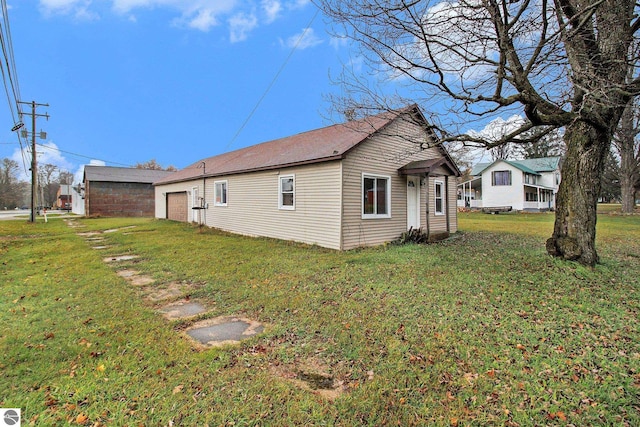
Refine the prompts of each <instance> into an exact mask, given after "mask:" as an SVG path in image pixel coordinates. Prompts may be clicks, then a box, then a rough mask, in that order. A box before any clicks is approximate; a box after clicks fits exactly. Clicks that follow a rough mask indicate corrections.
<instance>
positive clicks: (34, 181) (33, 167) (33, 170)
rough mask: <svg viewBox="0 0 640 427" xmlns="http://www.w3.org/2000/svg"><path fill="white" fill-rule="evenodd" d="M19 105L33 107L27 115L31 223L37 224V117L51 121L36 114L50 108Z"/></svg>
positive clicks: (37, 105) (44, 105)
mask: <svg viewBox="0 0 640 427" xmlns="http://www.w3.org/2000/svg"><path fill="white" fill-rule="evenodd" d="M18 104H27V105H31V114H29V113H25V114H27V115H30V116H31V217H30V218H29V222H34V223H35V222H36V209H37V207H36V194H37V182H38V159H37V155H36V117H46V118H47V120H49V114H47V113H45V114H36V108H37V107H48V106H49V104H38V103H36V102H35V101H31V102H23V101H18Z"/></svg>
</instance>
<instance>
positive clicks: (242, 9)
mask: <svg viewBox="0 0 640 427" xmlns="http://www.w3.org/2000/svg"><path fill="white" fill-rule="evenodd" d="M39 2H40V7H41V10H42V11H43V13H44V14H60V15H69V16H74V17H76V18H77V19H84V20H88V19H98V18H99V15H98V13H97V10H98V9H100V8H101V7H102V8H101V9H100V10H101V11H102V12H101V13H105V12H104V10H105V9H104V6H103V5H104V4H107V5H110V6H111V9H112V11H113V12H115V13H117V14H119V15H122V16H124V17H125V18H126V19H128V20H129V21H130V22H134V23H135V22H137V20H138V19H137V16H136V13H140V11H141V10H151V9H165V10H173V11H175V12H176V16H175V17H174V18H173V19H172V23H173V24H175V25H177V26H181V27H184V28H190V29H195V30H199V31H205V32H206V31H209V30H210V29H211V28H212V27H215V26H219V25H221V24H223V23H225V22H226V23H227V24H228V26H229V27H228V29H229V33H230V36H229V40H230V41H231V42H232V43H236V42H239V41H242V40H245V39H247V37H248V36H249V34H250V33H251V31H253V30H254V29H255V28H257V27H258V26H260V25H268V24H271V23H273V22H275V21H276V20H277V19H279V18H280V17H281V16H282V15H283V14H284V13H285V12H287V11H292V10H299V9H301V8H304V7H306V6H308V5H310V4H311V2H310V1H309V0H290V1H286V0H260V2H259V7H258V8H257V5H256V4H257V3H258V2H257V1H255V2H243V1H241V0H215V1H213V0H109V1H95V0H39Z"/></svg>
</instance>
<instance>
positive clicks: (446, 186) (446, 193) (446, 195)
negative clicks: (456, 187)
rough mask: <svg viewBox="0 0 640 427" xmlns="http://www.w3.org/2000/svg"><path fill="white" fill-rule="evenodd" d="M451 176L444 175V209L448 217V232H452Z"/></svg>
mask: <svg viewBox="0 0 640 427" xmlns="http://www.w3.org/2000/svg"><path fill="white" fill-rule="evenodd" d="M449 202H450V200H449V177H448V176H445V177H444V197H443V203H445V206H444V211H445V215H446V218H447V234H451V224H450V221H451V218H450V217H449Z"/></svg>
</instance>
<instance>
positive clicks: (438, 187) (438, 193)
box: [433, 181, 444, 215]
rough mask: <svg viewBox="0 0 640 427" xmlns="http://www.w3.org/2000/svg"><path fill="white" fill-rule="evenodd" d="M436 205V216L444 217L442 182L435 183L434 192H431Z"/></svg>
mask: <svg viewBox="0 0 640 427" xmlns="http://www.w3.org/2000/svg"><path fill="white" fill-rule="evenodd" d="M433 194H434V196H435V203H436V215H444V182H442V181H436V182H435V191H434V192H433Z"/></svg>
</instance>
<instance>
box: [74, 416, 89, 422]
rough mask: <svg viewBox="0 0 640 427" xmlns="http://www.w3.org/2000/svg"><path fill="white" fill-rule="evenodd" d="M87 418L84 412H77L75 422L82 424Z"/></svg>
mask: <svg viewBox="0 0 640 427" xmlns="http://www.w3.org/2000/svg"><path fill="white" fill-rule="evenodd" d="M88 419H89V417H87V416H86V415H85V414H79V415H78V416H77V417H76V424H80V425H82V424H84V423H86V422H87V420H88Z"/></svg>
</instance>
